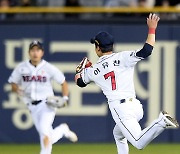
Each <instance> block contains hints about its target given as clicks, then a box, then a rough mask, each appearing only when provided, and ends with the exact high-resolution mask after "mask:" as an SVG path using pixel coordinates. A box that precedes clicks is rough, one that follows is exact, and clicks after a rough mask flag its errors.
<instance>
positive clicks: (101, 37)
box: [90, 32, 114, 48]
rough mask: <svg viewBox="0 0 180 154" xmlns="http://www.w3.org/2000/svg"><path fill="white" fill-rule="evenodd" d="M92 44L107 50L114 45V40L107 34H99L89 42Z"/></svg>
mask: <svg viewBox="0 0 180 154" xmlns="http://www.w3.org/2000/svg"><path fill="white" fill-rule="evenodd" d="M90 42H91V43H92V44H97V45H98V46H99V47H102V48H109V47H111V46H113V44H114V38H113V36H112V35H111V34H109V33H108V32H99V33H98V34H97V35H96V36H95V37H94V38H92V39H91V40H90Z"/></svg>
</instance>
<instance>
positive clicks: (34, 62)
mask: <svg viewBox="0 0 180 154" xmlns="http://www.w3.org/2000/svg"><path fill="white" fill-rule="evenodd" d="M29 62H30V63H31V64H32V65H33V66H34V67H36V66H37V65H38V64H39V63H40V62H41V60H40V61H32V60H29Z"/></svg>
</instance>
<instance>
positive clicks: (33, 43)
mask: <svg viewBox="0 0 180 154" xmlns="http://www.w3.org/2000/svg"><path fill="white" fill-rule="evenodd" d="M34 46H38V47H39V49H42V50H44V48H43V45H42V43H41V42H39V41H37V40H34V41H32V42H31V43H30V45H29V50H30V49H32V48H33V47H34Z"/></svg>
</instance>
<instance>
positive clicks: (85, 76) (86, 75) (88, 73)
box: [81, 67, 93, 84]
mask: <svg viewBox="0 0 180 154" xmlns="http://www.w3.org/2000/svg"><path fill="white" fill-rule="evenodd" d="M81 77H82V80H83V82H84V83H85V84H89V83H90V82H91V81H93V80H92V67H88V68H85V69H83V71H82V73H81Z"/></svg>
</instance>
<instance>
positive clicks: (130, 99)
mask: <svg viewBox="0 0 180 154" xmlns="http://www.w3.org/2000/svg"><path fill="white" fill-rule="evenodd" d="M132 100H133V98H129V101H131V102H132ZM125 102H126V99H121V100H120V103H125Z"/></svg>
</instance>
